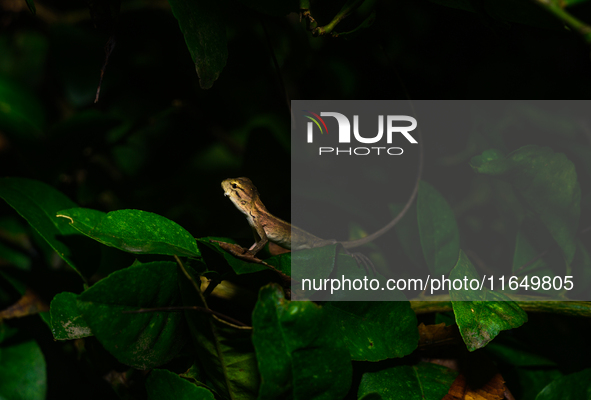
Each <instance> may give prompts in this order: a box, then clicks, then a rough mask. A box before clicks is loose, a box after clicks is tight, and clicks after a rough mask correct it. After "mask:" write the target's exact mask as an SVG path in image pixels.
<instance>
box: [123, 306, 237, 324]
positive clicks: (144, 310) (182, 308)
mask: <svg viewBox="0 0 591 400" xmlns="http://www.w3.org/2000/svg"><path fill="white" fill-rule="evenodd" d="M185 310H190V311H199V312H202V313H205V314H210V315H215V316H216V317H218V318H220V319H223V320H226V321H227V322H230V323H232V324H234V325H238V326H248V325H246V324H245V323H243V322H240V321H238V320H236V319H234V318H232V317H228V316H227V315H224V314H222V313H219V312H217V311H213V310H210V309H209V308H205V307H199V306H178V307H156V308H140V309H139V310H134V311H123V314H143V313H151V312H159V311H167V312H179V311H185Z"/></svg>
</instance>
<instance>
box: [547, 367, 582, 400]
mask: <svg viewBox="0 0 591 400" xmlns="http://www.w3.org/2000/svg"><path fill="white" fill-rule="evenodd" d="M590 398H591V368H588V369H585V370H583V371H580V372H576V373H574V374H570V375H566V376H563V377H562V378H558V379H557V380H555V381H554V382H552V383H551V384H549V385H548V386H546V387H545V388H544V389H543V390H542V391H541V392H540V393H539V394H538V395H537V396H536V400H579V399H590Z"/></svg>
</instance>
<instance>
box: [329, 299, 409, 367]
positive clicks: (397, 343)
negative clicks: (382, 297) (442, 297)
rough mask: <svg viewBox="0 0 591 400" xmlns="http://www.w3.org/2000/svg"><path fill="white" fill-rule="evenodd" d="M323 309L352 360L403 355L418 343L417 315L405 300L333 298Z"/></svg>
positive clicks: (378, 359)
mask: <svg viewBox="0 0 591 400" xmlns="http://www.w3.org/2000/svg"><path fill="white" fill-rule="evenodd" d="M323 308H324V310H325V311H326V313H325V314H326V318H327V320H330V321H331V323H332V324H333V326H334V328H333V329H335V331H337V332H340V333H341V334H342V335H343V338H344V341H345V344H346V345H347V348H348V349H349V352H350V354H351V359H352V360H354V361H381V360H385V359H387V358H399V357H404V356H405V355H408V354H410V353H412V352H413V351H414V349H416V347H417V344H418V342H419V332H418V330H417V317H416V314H415V313H414V311H413V310H412V309H411V308H410V303H409V302H407V301H406V302H404V301H387V302H362V301H354V302H353V301H337V302H328V303H325V304H324V305H323Z"/></svg>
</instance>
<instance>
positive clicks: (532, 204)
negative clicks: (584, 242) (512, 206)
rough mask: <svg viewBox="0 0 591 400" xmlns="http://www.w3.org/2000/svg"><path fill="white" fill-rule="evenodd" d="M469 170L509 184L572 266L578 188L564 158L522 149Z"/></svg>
mask: <svg viewBox="0 0 591 400" xmlns="http://www.w3.org/2000/svg"><path fill="white" fill-rule="evenodd" d="M472 167H473V168H474V169H475V170H476V171H478V172H479V173H482V174H488V175H492V176H497V177H499V178H501V179H503V180H505V181H507V182H509V183H511V184H512V185H513V187H514V188H515V190H516V191H517V192H518V193H519V194H520V195H521V197H522V198H523V199H524V201H525V203H526V204H527V205H528V206H529V208H530V209H531V210H532V211H533V212H534V214H535V215H536V216H537V217H538V218H539V219H540V220H541V221H542V222H543V223H544V225H545V226H546V228H548V230H549V231H550V234H551V235H552V237H553V238H554V240H556V242H557V243H558V245H559V246H560V248H561V249H562V251H563V253H564V255H565V259H566V260H567V262H568V263H569V264H570V263H571V261H572V259H573V257H574V254H575V250H576V242H575V236H576V231H577V227H578V225H579V215H580V213H581V209H580V202H581V188H580V187H579V182H578V181H577V171H576V170H575V166H574V164H573V163H572V162H571V161H570V160H569V159H568V158H567V157H566V156H565V155H564V154H562V153H554V152H553V151H552V150H551V149H550V148H548V147H538V146H525V147H522V148H520V149H518V150H516V151H514V152H512V153H511V154H509V155H507V157H505V158H504V159H501V160H492V161H489V162H486V163H483V164H482V165H480V166H477V165H475V164H472Z"/></svg>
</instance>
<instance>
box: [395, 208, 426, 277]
mask: <svg viewBox="0 0 591 400" xmlns="http://www.w3.org/2000/svg"><path fill="white" fill-rule="evenodd" d="M403 207H404V206H403V205H402V204H397V205H390V214H391V215H392V217H395V216H397V215H398V214H399V213H400V211H401V210H402V208H403ZM394 230H395V231H396V236H397V237H398V240H399V241H400V243H401V244H402V249H403V250H404V253H405V254H406V256H407V257H408V258H409V259H410V260H411V261H412V262H413V264H414V265H415V266H423V265H425V261H424V260H425V258H424V257H423V250H422V248H421V236H420V234H419V226H418V223H417V207H416V205H415V204H413V205H412V206H411V207H410V208H409V209H408V211H407V212H406V214H405V215H404V217H403V218H402V219H401V220H400V221H398V223H397V224H396V225H395V226H394Z"/></svg>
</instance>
